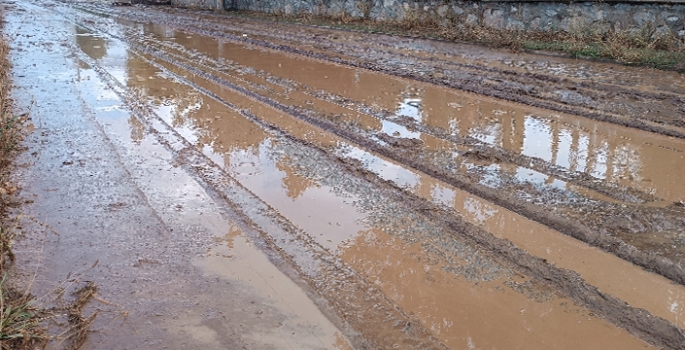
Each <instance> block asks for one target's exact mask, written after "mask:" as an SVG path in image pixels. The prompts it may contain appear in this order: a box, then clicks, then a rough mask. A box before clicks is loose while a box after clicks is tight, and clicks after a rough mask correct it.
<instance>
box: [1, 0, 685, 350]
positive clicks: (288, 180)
mask: <svg viewBox="0 0 685 350" xmlns="http://www.w3.org/2000/svg"><path fill="white" fill-rule="evenodd" d="M2 6H3V9H4V16H5V20H6V22H7V23H6V25H5V29H4V30H5V32H6V33H7V34H8V35H9V36H10V37H11V38H13V42H12V47H13V56H12V60H13V63H14V81H15V85H16V87H15V91H14V94H15V100H16V101H17V105H18V107H19V108H20V109H23V110H26V111H30V114H31V118H32V123H33V124H32V128H33V129H34V131H33V133H32V135H31V136H30V137H29V140H28V141H27V147H28V148H29V150H28V151H27V152H26V153H25V154H24V155H23V156H22V158H21V159H20V163H21V164H22V167H21V168H20V169H19V174H18V179H19V181H20V183H21V184H22V188H23V190H22V192H21V195H22V196H23V197H24V198H27V200H28V201H29V203H28V204H27V205H26V206H25V207H24V209H23V211H24V215H27V216H29V217H33V218H35V219H36V220H37V221H39V222H43V223H45V224H47V225H49V227H51V228H52V229H54V230H55V231H56V232H57V233H58V234H59V235H53V234H47V235H43V234H42V233H40V232H42V231H41V230H39V229H40V227H38V225H37V224H36V223H35V222H33V221H30V222H27V223H25V225H26V226H27V227H29V228H30V227H32V226H35V227H34V228H35V229H36V230H34V231H36V232H39V233H36V234H29V235H28V236H27V237H26V238H25V239H24V240H21V241H20V242H18V246H17V252H18V254H17V255H18V256H19V258H20V259H22V261H21V264H18V265H19V266H25V271H24V272H23V273H25V274H26V275H29V276H30V275H31V273H33V271H34V269H36V270H35V271H38V272H37V273H36V282H35V284H34V287H33V288H34V294H37V295H42V294H44V293H46V292H49V291H50V290H52V289H54V288H55V283H57V282H56V281H70V280H71V279H72V277H73V275H76V274H82V277H81V278H80V280H92V281H95V282H96V283H97V285H98V286H99V288H100V292H99V295H100V297H101V299H102V300H100V301H98V302H93V303H91V304H90V305H89V308H90V309H89V310H88V311H89V312H91V313H92V312H95V311H98V316H97V318H96V322H95V324H94V325H93V331H92V332H91V333H90V334H89V336H88V338H87V340H86V344H85V348H94V349H125V348H202V349H209V348H217V349H223V348H236V349H237V348H257V349H288V348H291V349H321V348H324V349H349V348H355V349H385V348H403V349H429V348H435V349H444V348H453V349H611V348H613V349H633V348H635V349H637V348H650V347H654V348H672V349H682V348H685V333H684V331H683V329H685V319H684V317H685V286H683V283H685V271H683V266H682V262H683V259H685V237H683V232H685V230H684V228H685V205H683V200H685V186H684V185H683V183H685V181H684V180H685V179H684V177H685V161H684V160H683V156H684V155H685V124H683V116H684V114H685V96H684V95H683V94H682V92H683V91H685V77H683V76H682V75H679V74H677V73H671V72H659V71H651V70H645V69H639V68H631V67H621V66H615V65H611V64H604V63H589V62H584V61H574V60H567V59H563V58H550V57H545V56H534V55H523V54H512V53H508V52H503V51H493V50H487V49H483V48H479V47H474V46H467V45H456V44H447V43H439V42H433V41H425V40H417V39H409V38H401V37H388V36H382V35H370V34H363V33H356V32H346V31H336V30H329V29H323V28H313V27H303V26H295V25H289V24H282V23H270V22H264V21H258V20H250V19H239V18H236V17H227V16H225V15H220V14H214V13H206V12H192V11H187V10H177V9H168V8H145V7H131V8H122V7H111V6H108V5H107V3H97V2H95V3H93V2H81V3H78V2H69V3H63V2H56V1H48V0H41V1H38V2H31V3H28V2H19V1H4V2H3V3H2ZM95 262H97V264H96V266H95V267H92V268H90V267H91V266H92V265H94V263H95ZM20 273H22V272H20ZM122 339H126V341H122ZM55 346H57V345H55Z"/></svg>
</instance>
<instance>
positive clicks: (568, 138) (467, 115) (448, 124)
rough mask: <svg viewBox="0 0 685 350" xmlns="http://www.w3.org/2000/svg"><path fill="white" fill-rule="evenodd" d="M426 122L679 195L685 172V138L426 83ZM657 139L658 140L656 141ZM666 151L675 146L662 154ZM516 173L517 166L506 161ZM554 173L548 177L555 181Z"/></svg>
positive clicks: (507, 168)
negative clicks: (546, 111) (538, 112)
mask: <svg viewBox="0 0 685 350" xmlns="http://www.w3.org/2000/svg"><path fill="white" fill-rule="evenodd" d="M421 106H422V116H423V119H424V121H425V123H426V125H428V126H432V127H439V128H441V129H444V130H449V131H451V132H452V133H455V134H458V135H460V136H462V137H466V136H471V137H475V138H477V139H479V140H481V141H483V142H486V143H491V144H495V145H498V146H501V147H503V148H505V149H508V150H511V151H513V152H517V153H521V154H524V155H527V156H531V157H539V158H541V159H544V160H546V161H548V162H550V163H552V164H555V165H557V166H560V167H564V168H567V169H569V170H571V171H580V172H586V173H588V174H592V175H593V176H595V177H598V178H600V179H607V180H608V181H611V182H619V183H622V184H624V185H631V186H633V187H637V188H640V189H642V190H644V191H647V192H653V191H656V190H657V189H658V191H657V195H659V194H661V195H662V196H664V197H669V196H670V198H671V199H677V198H678V196H685V189H683V188H681V187H682V186H680V187H679V186H678V184H679V183H682V177H683V175H681V174H685V162H682V157H681V156H680V155H682V153H683V152H682V150H685V143H684V142H681V141H678V140H668V139H667V138H664V137H660V136H657V135H652V134H648V133H645V132H641V131H637V130H630V129H626V128H622V127H617V126H615V125H610V124H603V123H598V122H594V121H592V120H588V119H584V118H580V117H562V116H558V115H546V116H544V117H543V116H540V115H533V114H532V113H531V112H530V111H527V110H525V109H524V108H521V107H518V106H513V105H508V104H504V103H498V102H496V101H487V100H480V99H478V98H477V97H476V96H470V95H468V94H459V93H456V92H454V91H449V90H445V89H439V88H434V87H427V88H426V90H425V92H424V93H423V94H422V95H421ZM657 144H659V146H660V147H659V146H657ZM663 152H674V153H671V154H670V155H669V156H667V157H664V156H663V155H664V153H663ZM501 168H502V171H504V172H505V173H509V174H512V175H514V174H515V173H516V171H517V167H516V166H514V165H511V164H502V165H501ZM551 180H552V179H551V178H550V179H548V181H551Z"/></svg>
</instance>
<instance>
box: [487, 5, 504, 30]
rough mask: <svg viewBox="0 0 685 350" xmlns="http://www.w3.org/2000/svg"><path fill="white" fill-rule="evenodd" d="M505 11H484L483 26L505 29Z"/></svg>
mask: <svg viewBox="0 0 685 350" xmlns="http://www.w3.org/2000/svg"><path fill="white" fill-rule="evenodd" d="M504 23H505V22H504V11H502V10H500V9H485V10H483V25H484V26H486V27H489V28H504Z"/></svg>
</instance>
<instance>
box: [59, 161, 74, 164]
mask: <svg viewBox="0 0 685 350" xmlns="http://www.w3.org/2000/svg"><path fill="white" fill-rule="evenodd" d="M72 164H74V161H73V160H65V161H63V162H62V165H72Z"/></svg>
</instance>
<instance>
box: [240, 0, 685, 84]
mask: <svg viewBox="0 0 685 350" xmlns="http://www.w3.org/2000/svg"><path fill="white" fill-rule="evenodd" d="M360 6H361V8H362V9H367V8H366V7H365V6H364V4H360ZM367 11H368V9H367ZM234 15H236V16H243V17H251V18H267V19H275V20H279V21H287V22H295V23H303V24H310V25H325V26H331V27H339V28H344V29H352V30H360V31H365V32H383V33H388V34H399V35H408V36H415V37H424V38H432V39H442V40H448V41H457V42H468V43H475V44H481V45H486V46H490V47H499V48H509V49H511V50H514V51H521V50H528V51H557V52H564V53H567V54H568V55H570V56H571V57H580V58H601V59H611V60H615V61H617V62H619V63H622V64H627V65H642V66H650V67H654V68H659V69H666V70H676V71H681V72H685V38H679V37H677V36H676V35H675V34H674V33H659V32H658V31H657V30H656V27H655V26H653V25H651V24H647V25H645V26H644V27H643V28H642V29H641V30H639V31H633V32H628V31H623V32H614V31H609V32H604V33H602V32H599V31H598V30H596V29H595V28H577V29H576V30H573V31H571V32H563V31H544V32H543V31H539V32H536V31H529V32H525V31H521V30H501V29H493V28H487V27H484V26H481V25H465V24H463V23H459V22H458V21H457V20H456V19H454V18H446V19H441V20H440V21H438V20H436V19H435V17H431V16H429V15H427V14H426V13H425V12H423V11H420V10H417V9H409V10H408V11H406V12H405V16H404V17H403V18H402V19H401V20H397V21H388V22H377V21H373V20H368V19H364V18H353V17H352V16H350V15H349V14H348V13H347V12H343V13H341V14H339V15H337V16H315V15H311V14H301V15H285V14H283V13H280V14H266V13H259V12H251V11H239V12H234ZM365 17H366V16H365Z"/></svg>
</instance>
